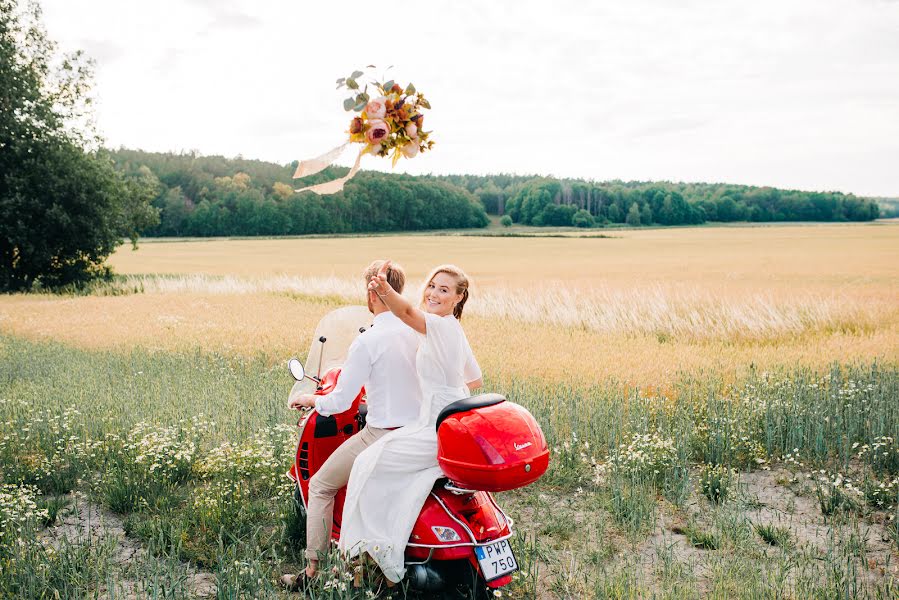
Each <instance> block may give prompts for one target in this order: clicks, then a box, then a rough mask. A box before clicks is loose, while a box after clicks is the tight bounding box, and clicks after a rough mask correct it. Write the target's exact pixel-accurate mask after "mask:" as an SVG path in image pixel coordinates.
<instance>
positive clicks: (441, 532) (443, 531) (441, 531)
mask: <svg viewBox="0 0 899 600" xmlns="http://www.w3.org/2000/svg"><path fill="white" fill-rule="evenodd" d="M431 531H433V532H434V535H436V536H437V539H438V540H440V541H441V542H461V541H462V538H460V537H459V534H458V533H456V530H455V529H453V528H452V527H440V526H437V525H435V526H434V527H431Z"/></svg>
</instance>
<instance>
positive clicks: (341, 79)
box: [337, 77, 346, 84]
mask: <svg viewBox="0 0 899 600" xmlns="http://www.w3.org/2000/svg"><path fill="white" fill-rule="evenodd" d="M344 81H346V77H341V78H340V79H338V80H337V83H338V84H341V83H343V82H344Z"/></svg>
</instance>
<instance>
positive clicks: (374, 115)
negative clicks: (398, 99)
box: [365, 96, 387, 119]
mask: <svg viewBox="0 0 899 600" xmlns="http://www.w3.org/2000/svg"><path fill="white" fill-rule="evenodd" d="M386 102H387V98H385V97H383V96H381V97H380V98H375V99H374V100H370V101H369V103H368V104H366V105H365V114H366V115H368V118H369V119H383V118H384V117H386V116H387V104H386Z"/></svg>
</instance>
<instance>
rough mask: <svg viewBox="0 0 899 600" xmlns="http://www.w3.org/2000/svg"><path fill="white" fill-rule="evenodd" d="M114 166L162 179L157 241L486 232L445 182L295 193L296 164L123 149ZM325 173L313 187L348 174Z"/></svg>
mask: <svg viewBox="0 0 899 600" xmlns="http://www.w3.org/2000/svg"><path fill="white" fill-rule="evenodd" d="M113 157H114V160H115V162H116V165H117V167H118V168H119V169H120V170H121V171H122V172H124V173H125V174H127V175H128V176H131V177H138V176H140V175H141V174H145V173H150V174H152V176H153V177H155V178H156V179H157V180H158V181H159V185H158V187H157V189H156V194H155V196H154V199H153V200H152V205H153V207H155V209H157V210H158V211H159V213H160V219H161V220H160V222H159V224H158V225H157V226H155V227H151V228H149V229H147V230H146V233H147V234H148V235H154V236H228V235H237V236H254V235H304V234H329V233H359V232H370V231H410V230H422V229H460V228H470V227H486V226H487V224H488V223H489V219H488V218H487V214H486V213H485V212H484V208H483V207H482V205H481V204H480V203H479V202H478V201H477V199H476V198H475V197H474V195H473V194H471V193H469V192H468V191H467V190H465V189H463V188H460V187H458V186H455V185H453V184H451V183H449V182H446V181H435V180H433V179H427V178H420V177H411V176H408V175H393V174H385V173H378V172H362V173H360V174H359V175H357V176H356V177H355V178H354V179H352V180H351V181H350V182H349V183H347V185H346V187H345V188H344V190H343V191H342V192H339V193H337V194H333V195H330V196H324V197H322V196H317V195H316V194H314V193H312V192H304V193H302V194H297V193H294V192H293V187H294V184H293V181H292V180H291V175H292V174H293V171H294V169H295V167H296V165H295V164H294V165H286V166H285V165H275V164H272V163H265V162H262V161H252V160H244V159H226V158H223V157H220V156H206V157H201V156H196V155H194V154H154V153H149V152H141V151H137V150H124V149H120V150H118V151H116V152H114V153H113ZM345 171H346V169H341V168H336V167H334V168H329V169H326V170H325V171H323V172H322V173H321V174H317V175H315V176H313V177H310V178H308V179H309V183H318V182H320V181H324V180H326V179H332V178H334V177H338V176H340V175H342V174H343V173H345Z"/></svg>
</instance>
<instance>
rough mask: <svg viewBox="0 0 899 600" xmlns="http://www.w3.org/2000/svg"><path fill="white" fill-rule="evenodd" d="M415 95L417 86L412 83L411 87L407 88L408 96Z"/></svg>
mask: <svg viewBox="0 0 899 600" xmlns="http://www.w3.org/2000/svg"><path fill="white" fill-rule="evenodd" d="M414 93H415V86H414V85H412V84H411V83H410V84H409V85H407V86H406V94H407V95H409V96H411V95H412V94H414Z"/></svg>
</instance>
